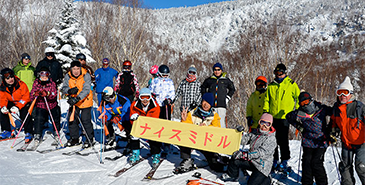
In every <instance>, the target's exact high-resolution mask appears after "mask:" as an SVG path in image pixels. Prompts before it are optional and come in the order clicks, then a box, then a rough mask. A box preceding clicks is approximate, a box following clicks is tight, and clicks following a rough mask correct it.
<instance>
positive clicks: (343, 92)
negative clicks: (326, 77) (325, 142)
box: [331, 76, 365, 185]
mask: <svg viewBox="0 0 365 185" xmlns="http://www.w3.org/2000/svg"><path fill="white" fill-rule="evenodd" d="M353 91H354V87H353V86H352V84H351V81H350V78H349V77H348V76H347V77H346V78H345V80H344V81H343V82H342V83H341V84H340V85H339V86H338V88H337V91H336V94H337V102H336V103H335V104H334V106H333V115H332V116H331V122H332V127H333V128H332V133H331V135H332V137H333V136H339V135H340V134H339V131H341V141H342V155H341V158H342V159H341V162H340V164H339V169H340V174H341V180H342V182H341V184H344V185H352V184H355V183H356V182H355V177H354V170H353V169H354V166H353V162H354V161H353V159H354V157H355V170H356V172H357V175H358V176H359V179H360V181H361V183H362V185H364V184H365V125H364V119H365V106H364V104H363V103H362V102H360V101H357V100H355V95H354V94H353Z"/></svg>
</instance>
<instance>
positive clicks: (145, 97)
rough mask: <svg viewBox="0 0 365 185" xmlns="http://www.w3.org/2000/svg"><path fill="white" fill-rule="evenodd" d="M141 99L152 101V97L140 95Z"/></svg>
mask: <svg viewBox="0 0 365 185" xmlns="http://www.w3.org/2000/svg"><path fill="white" fill-rule="evenodd" d="M139 99H140V100H150V99H151V95H145V94H143V95H139Z"/></svg>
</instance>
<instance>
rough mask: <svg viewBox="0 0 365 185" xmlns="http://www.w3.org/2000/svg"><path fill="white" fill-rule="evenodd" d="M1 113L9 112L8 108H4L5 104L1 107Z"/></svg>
mask: <svg viewBox="0 0 365 185" xmlns="http://www.w3.org/2000/svg"><path fill="white" fill-rule="evenodd" d="M1 113H3V114H8V113H9V110H8V108H6V106H4V107H3V108H1Z"/></svg>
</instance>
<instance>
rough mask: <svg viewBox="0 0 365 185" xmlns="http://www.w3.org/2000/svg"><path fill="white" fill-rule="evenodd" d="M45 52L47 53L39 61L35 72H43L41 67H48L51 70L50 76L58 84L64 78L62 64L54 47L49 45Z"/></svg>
mask: <svg viewBox="0 0 365 185" xmlns="http://www.w3.org/2000/svg"><path fill="white" fill-rule="evenodd" d="M44 53H45V54H46V57H45V58H44V59H43V60H41V61H39V62H38V64H37V67H36V69H35V74H38V73H39V72H41V69H42V68H43V67H47V68H48V69H49V71H50V72H51V76H50V77H51V79H52V81H54V82H55V83H56V85H57V86H58V85H59V84H61V83H62V80H63V71H62V65H61V63H60V62H58V61H57V59H56V56H55V50H54V49H53V48H52V47H47V48H46V50H45V51H44Z"/></svg>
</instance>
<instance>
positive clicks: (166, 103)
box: [163, 98, 172, 105]
mask: <svg viewBox="0 0 365 185" xmlns="http://www.w3.org/2000/svg"><path fill="white" fill-rule="evenodd" d="M171 103H172V100H171V99H170V98H167V99H165V100H164V101H163V104H164V105H171Z"/></svg>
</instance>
